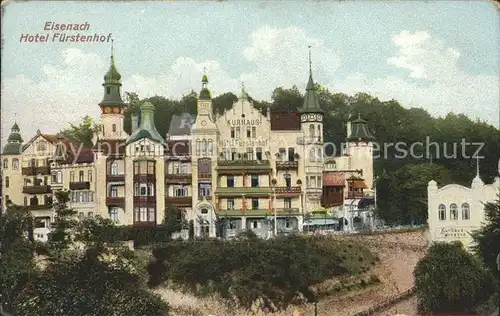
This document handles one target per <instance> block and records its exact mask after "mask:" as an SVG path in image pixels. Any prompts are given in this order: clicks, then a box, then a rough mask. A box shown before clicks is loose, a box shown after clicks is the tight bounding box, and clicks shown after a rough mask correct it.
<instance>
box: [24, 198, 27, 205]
mask: <svg viewBox="0 0 500 316" xmlns="http://www.w3.org/2000/svg"><path fill="white" fill-rule="evenodd" d="M24 205H25V206H26V205H28V197H26V196H25V197H24Z"/></svg>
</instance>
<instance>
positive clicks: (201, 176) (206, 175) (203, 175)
mask: <svg viewBox="0 0 500 316" xmlns="http://www.w3.org/2000/svg"><path fill="white" fill-rule="evenodd" d="M198 179H212V174H211V173H207V172H198Z"/></svg>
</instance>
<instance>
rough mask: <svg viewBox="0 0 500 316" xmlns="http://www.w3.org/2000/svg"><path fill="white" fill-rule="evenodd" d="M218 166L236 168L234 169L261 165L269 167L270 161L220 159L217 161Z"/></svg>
mask: <svg viewBox="0 0 500 316" xmlns="http://www.w3.org/2000/svg"><path fill="white" fill-rule="evenodd" d="M217 164H218V165H219V166H234V167H245V166H260V165H269V160H245V159H237V160H225V159H219V160H218V161H217Z"/></svg>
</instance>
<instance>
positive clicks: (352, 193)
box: [347, 191, 364, 200]
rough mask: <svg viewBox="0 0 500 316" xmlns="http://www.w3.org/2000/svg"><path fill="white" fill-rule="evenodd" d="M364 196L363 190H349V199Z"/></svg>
mask: <svg viewBox="0 0 500 316" xmlns="http://www.w3.org/2000/svg"><path fill="white" fill-rule="evenodd" d="M363 197H364V194H363V192H356V191H349V192H347V199H349V200H354V199H362V198H363Z"/></svg>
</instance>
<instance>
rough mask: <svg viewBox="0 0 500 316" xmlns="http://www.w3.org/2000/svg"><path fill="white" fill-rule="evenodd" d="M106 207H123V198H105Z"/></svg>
mask: <svg viewBox="0 0 500 316" xmlns="http://www.w3.org/2000/svg"><path fill="white" fill-rule="evenodd" d="M106 205H107V206H122V207H123V206H125V197H107V198H106Z"/></svg>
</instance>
